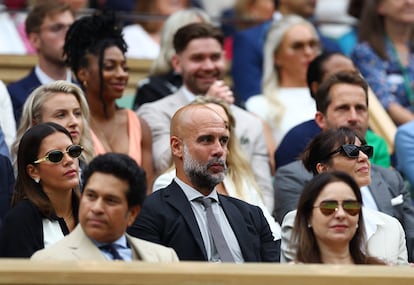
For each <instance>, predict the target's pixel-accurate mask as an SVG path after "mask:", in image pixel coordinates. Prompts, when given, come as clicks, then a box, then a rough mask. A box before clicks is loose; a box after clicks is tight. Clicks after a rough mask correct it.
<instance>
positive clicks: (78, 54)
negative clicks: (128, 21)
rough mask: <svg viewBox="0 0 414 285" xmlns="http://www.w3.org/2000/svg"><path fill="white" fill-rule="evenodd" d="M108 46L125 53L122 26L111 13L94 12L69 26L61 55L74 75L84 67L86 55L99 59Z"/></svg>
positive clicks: (125, 47) (125, 45) (125, 46)
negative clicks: (62, 54)
mask: <svg viewBox="0 0 414 285" xmlns="http://www.w3.org/2000/svg"><path fill="white" fill-rule="evenodd" d="M110 46H117V47H118V48H119V49H120V50H121V51H122V52H123V53H125V52H126V51H127V44H126V42H125V40H124V38H123V35H122V26H121V25H120V23H118V21H117V20H116V18H115V14H114V13H113V12H103V13H101V12H96V13H95V14H93V15H91V16H85V17H82V18H80V19H78V20H76V21H75V22H74V23H73V24H72V25H71V26H70V28H69V30H68V32H67V34H66V39H65V45H64V47H63V53H64V55H65V56H66V63H67V64H68V65H69V66H70V67H71V68H72V70H73V72H74V73H75V74H76V73H77V72H78V70H79V69H80V68H81V67H84V66H86V64H87V61H86V59H85V56H86V55H87V54H93V55H96V56H99V57H101V56H100V55H101V54H102V52H103V51H104V50H105V49H106V48H108V47H110Z"/></svg>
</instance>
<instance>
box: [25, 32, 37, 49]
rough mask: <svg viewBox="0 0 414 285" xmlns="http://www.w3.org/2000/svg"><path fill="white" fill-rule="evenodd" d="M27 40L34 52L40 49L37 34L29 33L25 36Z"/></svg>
mask: <svg viewBox="0 0 414 285" xmlns="http://www.w3.org/2000/svg"><path fill="white" fill-rule="evenodd" d="M27 39H28V40H29V42H30V44H31V46H32V47H33V48H34V49H35V50H36V51H38V50H39V49H40V39H39V33H30V34H28V35H27Z"/></svg>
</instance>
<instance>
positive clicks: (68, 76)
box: [35, 64, 72, 84]
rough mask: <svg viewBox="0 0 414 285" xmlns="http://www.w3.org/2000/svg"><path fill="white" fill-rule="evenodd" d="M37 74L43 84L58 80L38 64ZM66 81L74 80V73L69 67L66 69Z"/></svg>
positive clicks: (36, 67)
mask: <svg viewBox="0 0 414 285" xmlns="http://www.w3.org/2000/svg"><path fill="white" fill-rule="evenodd" d="M35 74H36V76H37V78H38V79H39V81H40V83H42V84H48V83H52V82H54V81H56V80H55V79H53V78H51V77H50V76H49V75H47V74H46V73H45V72H44V71H43V70H42V69H41V68H40V66H39V65H38V64H37V65H36V66H35ZM66 81H69V82H72V73H71V72H70V70H69V69H67V71H66Z"/></svg>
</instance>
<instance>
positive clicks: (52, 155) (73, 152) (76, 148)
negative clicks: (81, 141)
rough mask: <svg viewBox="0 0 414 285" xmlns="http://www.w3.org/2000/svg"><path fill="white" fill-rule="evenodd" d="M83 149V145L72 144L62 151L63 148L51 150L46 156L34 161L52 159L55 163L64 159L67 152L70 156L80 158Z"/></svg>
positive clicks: (39, 161)
mask: <svg viewBox="0 0 414 285" xmlns="http://www.w3.org/2000/svg"><path fill="white" fill-rule="evenodd" d="M82 151H83V147H82V146H80V145H76V144H74V145H70V146H68V147H67V148H66V150H65V151H61V150H51V151H49V152H48V153H47V154H46V156H44V157H42V158H39V159H38V160H36V161H35V162H33V163H41V162H43V161H50V162H53V163H59V162H61V161H62V159H63V156H64V155H65V153H67V154H68V155H69V156H70V157H72V158H78V157H79V156H80V155H81V154H82Z"/></svg>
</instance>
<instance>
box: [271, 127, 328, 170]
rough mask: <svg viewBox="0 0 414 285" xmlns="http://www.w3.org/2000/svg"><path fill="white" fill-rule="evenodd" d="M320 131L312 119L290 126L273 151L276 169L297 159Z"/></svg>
mask: <svg viewBox="0 0 414 285" xmlns="http://www.w3.org/2000/svg"><path fill="white" fill-rule="evenodd" d="M321 131H322V129H321V128H320V127H319V126H318V125H317V124H316V122H315V120H314V119H312V120H309V121H306V122H303V123H300V124H299V125H296V126H294V127H293V128H291V129H290V130H289V131H288V132H287V133H286V135H285V136H284V137H283V139H282V142H281V143H280V145H279V146H278V147H277V149H276V151H275V154H274V156H275V161H276V169H277V168H279V167H282V166H283V165H286V164H288V163H291V162H293V161H295V160H296V159H298V156H299V155H300V154H301V153H302V152H303V151H304V149H305V148H306V145H307V144H308V143H309V142H310V141H311V140H312V139H313V138H314V137H315V136H316V135H317V134H319V133H320V132H321Z"/></svg>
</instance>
